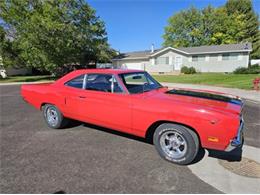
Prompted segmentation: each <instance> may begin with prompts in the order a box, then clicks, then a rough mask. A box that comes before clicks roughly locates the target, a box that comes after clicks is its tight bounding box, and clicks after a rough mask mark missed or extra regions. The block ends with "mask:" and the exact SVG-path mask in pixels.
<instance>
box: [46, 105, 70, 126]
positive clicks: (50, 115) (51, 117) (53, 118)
mask: <svg viewBox="0 0 260 195" xmlns="http://www.w3.org/2000/svg"><path fill="white" fill-rule="evenodd" d="M42 111H43V116H44V119H45V121H46V123H47V125H48V126H49V127H50V128H53V129H60V128H63V127H65V126H66V125H67V124H68V119H66V118H65V117H64V116H63V115H62V113H61V112H60V110H59V109H58V108H57V107H56V106H55V105H52V104H45V105H44V106H43V109H42Z"/></svg>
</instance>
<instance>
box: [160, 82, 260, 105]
mask: <svg viewBox="0 0 260 195" xmlns="http://www.w3.org/2000/svg"><path fill="white" fill-rule="evenodd" d="M161 84H162V85H164V86H168V87H170V88H172V87H177V88H190V89H202V90H211V91H218V92H222V93H228V94H232V95H236V96H239V97H241V98H244V99H248V100H252V101H257V102H260V91H254V90H244V89H236V88H224V87H215V86H210V85H195V84H182V83H161Z"/></svg>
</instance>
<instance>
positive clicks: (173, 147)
mask: <svg viewBox="0 0 260 195" xmlns="http://www.w3.org/2000/svg"><path fill="white" fill-rule="evenodd" d="M153 143H154V146H155V148H156V150H157V152H158V153H159V155H160V156H161V157H162V158H164V159H166V160H167V161H170V162H172V163H175V164H179V165H187V164H190V163H191V162H192V161H193V160H194V158H195V157H196V156H197V154H198V151H199V148H200V144H199V138H198V136H197V134H196V133H195V132H194V131H192V130H191V129H189V128H187V127H184V126H182V125H177V124H171V123H164V124H162V125H160V126H159V127H157V129H156V130H155V132H154V135H153Z"/></svg>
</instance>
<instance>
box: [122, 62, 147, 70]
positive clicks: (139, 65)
mask: <svg viewBox="0 0 260 195" xmlns="http://www.w3.org/2000/svg"><path fill="white" fill-rule="evenodd" d="M125 65H126V68H127V69H134V70H143V65H142V63H125Z"/></svg>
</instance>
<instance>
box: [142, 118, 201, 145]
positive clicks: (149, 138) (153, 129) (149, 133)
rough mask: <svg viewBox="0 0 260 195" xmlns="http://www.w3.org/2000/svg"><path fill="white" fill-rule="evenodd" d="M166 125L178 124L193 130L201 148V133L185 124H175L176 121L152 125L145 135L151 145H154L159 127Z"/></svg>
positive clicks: (158, 122)
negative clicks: (154, 138) (154, 137)
mask: <svg viewBox="0 0 260 195" xmlns="http://www.w3.org/2000/svg"><path fill="white" fill-rule="evenodd" d="M164 123H171V124H176V125H182V126H184V127H187V128H189V129H190V130H192V131H193V132H194V133H195V134H196V135H197V137H198V139H199V145H200V146H201V139H200V135H199V133H198V132H197V131H196V129H195V128H193V127H191V126H189V125H187V124H183V123H178V122H175V121H168V120H160V121H156V122H154V123H153V124H151V125H150V126H149V127H148V129H147V131H146V133H145V139H147V140H148V141H149V143H153V134H154V132H155V130H156V128H157V127H159V126H160V125H161V124H164Z"/></svg>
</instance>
